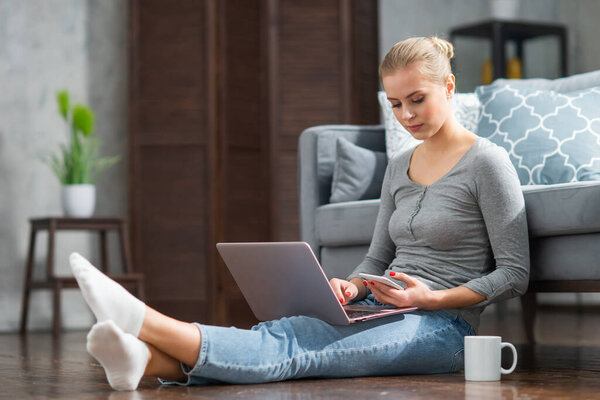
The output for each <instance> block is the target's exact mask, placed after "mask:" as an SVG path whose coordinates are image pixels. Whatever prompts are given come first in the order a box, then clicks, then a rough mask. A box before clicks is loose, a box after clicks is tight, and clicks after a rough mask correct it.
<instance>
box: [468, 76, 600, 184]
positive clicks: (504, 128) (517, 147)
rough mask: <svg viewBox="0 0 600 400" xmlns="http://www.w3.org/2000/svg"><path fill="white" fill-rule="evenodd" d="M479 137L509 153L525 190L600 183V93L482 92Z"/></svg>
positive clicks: (491, 89)
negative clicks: (562, 184)
mask: <svg viewBox="0 0 600 400" xmlns="http://www.w3.org/2000/svg"><path fill="white" fill-rule="evenodd" d="M475 93H476V94H477V95H478V96H479V100H480V101H481V107H482V110H481V116H480V120H479V124H478V128H477V134H478V135H479V136H483V137H486V138H488V139H489V140H491V141H492V142H494V143H496V144H497V145H499V146H502V147H504V148H505V149H506V151H507V152H508V154H509V156H510V159H511V161H512V163H513V165H514V166H515V169H516V170H517V173H518V175H519V180H520V181H521V184H522V185H533V184H553V183H566V182H575V181H589V180H600V87H594V88H589V89H585V90H580V91H576V92H570V93H557V92H553V91H544V90H536V89H528V88H517V87H513V86H510V85H490V86H479V87H478V88H477V89H476V90H475Z"/></svg>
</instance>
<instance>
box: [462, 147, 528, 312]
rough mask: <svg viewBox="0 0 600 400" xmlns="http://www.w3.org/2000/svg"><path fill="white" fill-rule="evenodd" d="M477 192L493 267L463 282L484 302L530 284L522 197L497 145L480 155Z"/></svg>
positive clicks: (510, 294)
mask: <svg viewBox="0 0 600 400" xmlns="http://www.w3.org/2000/svg"><path fill="white" fill-rule="evenodd" d="M475 176H476V178H475V185H476V196H477V201H478V203H479V207H480V209H481V213H482V215H483V220H484V222H485V226H486V229H487V233H488V238H489V241H490V245H491V249H492V252H493V255H494V260H495V269H494V270H493V271H492V272H490V273H489V274H487V275H485V276H483V277H480V278H476V279H473V280H470V281H469V282H467V283H466V284H465V285H464V286H465V287H467V288H469V289H471V290H473V291H474V292H477V293H479V294H481V295H483V296H485V297H486V299H485V300H484V301H483V302H480V303H477V305H476V306H478V307H479V306H485V305H488V304H490V303H495V302H498V301H501V300H505V299H508V298H511V297H516V296H520V295H522V294H524V293H525V291H526V290H527V286H528V284H529V236H528V232H527V217H526V214H525V201H524V199H523V192H522V191H521V186H520V183H519V178H518V176H517V173H516V171H515V169H514V167H513V165H512V164H511V162H510V159H509V157H508V154H507V153H506V151H505V150H504V149H503V148H501V147H496V148H494V149H493V151H491V152H488V153H486V154H485V156H483V157H481V162H480V163H479V165H478V170H477V171H476V175H475Z"/></svg>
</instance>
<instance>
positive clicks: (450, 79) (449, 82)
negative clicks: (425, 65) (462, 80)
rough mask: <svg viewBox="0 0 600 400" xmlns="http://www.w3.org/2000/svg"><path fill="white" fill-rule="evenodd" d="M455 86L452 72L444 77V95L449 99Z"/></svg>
mask: <svg viewBox="0 0 600 400" xmlns="http://www.w3.org/2000/svg"><path fill="white" fill-rule="evenodd" d="M455 88H456V84H455V78H454V75H453V74H450V75H448V79H446V97H447V98H449V99H451V98H452V97H453V96H454V89H455Z"/></svg>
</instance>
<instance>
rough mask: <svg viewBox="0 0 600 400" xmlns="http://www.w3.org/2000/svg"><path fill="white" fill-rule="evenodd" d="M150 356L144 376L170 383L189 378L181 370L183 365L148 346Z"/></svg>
mask: <svg viewBox="0 0 600 400" xmlns="http://www.w3.org/2000/svg"><path fill="white" fill-rule="evenodd" d="M148 350H149V351H150V356H149V357H148V365H147V366H146V370H145V371H144V376H153V377H155V378H163V379H168V380H170V381H185V380H186V379H187V376H186V375H185V374H184V373H183V371H182V370H181V363H180V362H179V361H178V360H176V359H174V358H173V357H171V356H170V355H168V354H166V353H164V352H162V351H160V350H159V349H157V348H156V347H154V346H152V345H151V344H148Z"/></svg>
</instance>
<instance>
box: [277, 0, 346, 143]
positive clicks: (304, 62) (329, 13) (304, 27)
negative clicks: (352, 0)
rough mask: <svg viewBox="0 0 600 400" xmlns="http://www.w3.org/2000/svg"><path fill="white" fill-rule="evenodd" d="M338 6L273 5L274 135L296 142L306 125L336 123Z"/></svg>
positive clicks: (330, 0)
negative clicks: (275, 60) (275, 66)
mask: <svg viewBox="0 0 600 400" xmlns="http://www.w3.org/2000/svg"><path fill="white" fill-rule="evenodd" d="M338 3H339V2H338V1H337V0H326V1H324V0H310V1H309V0H307V1H301V2H299V1H293V0H283V1H281V2H280V4H279V16H280V25H279V41H278V43H279V46H278V51H279V77H278V78H279V81H278V89H279V90H278V93H279V99H278V101H279V115H278V116H277V117H278V118H279V129H280V131H279V133H278V135H279V136H291V137H292V138H294V139H297V138H298V136H299V135H300V133H301V131H302V130H303V129H305V128H307V127H309V126H312V125H317V124H332V123H340V122H342V120H341V107H340V103H339V102H340V99H339V92H340V69H339V66H340V58H339V44H340V25H339V22H340V21H339V5H338ZM276 151H277V150H276Z"/></svg>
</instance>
